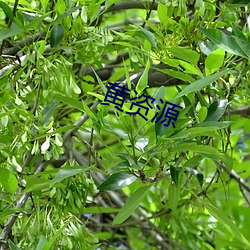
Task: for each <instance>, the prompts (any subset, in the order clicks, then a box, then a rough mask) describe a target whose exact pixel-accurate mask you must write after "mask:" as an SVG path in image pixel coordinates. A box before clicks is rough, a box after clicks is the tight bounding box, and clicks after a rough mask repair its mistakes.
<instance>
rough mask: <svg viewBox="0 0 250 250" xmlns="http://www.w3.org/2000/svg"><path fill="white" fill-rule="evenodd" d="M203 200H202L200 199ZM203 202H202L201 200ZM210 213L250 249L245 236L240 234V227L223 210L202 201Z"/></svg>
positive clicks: (249, 243)
mask: <svg viewBox="0 0 250 250" xmlns="http://www.w3.org/2000/svg"><path fill="white" fill-rule="evenodd" d="M200 200H201V199H200ZM201 201H202V200H201ZM202 202H203V204H204V205H205V207H206V209H207V210H208V212H209V213H210V214H211V215H212V216H213V217H214V218H216V219H217V220H218V221H219V222H221V223H222V224H223V226H224V227H225V228H226V229H227V230H228V231H229V232H230V233H232V235H233V236H235V237H236V238H237V239H238V240H239V241H241V242H242V243H243V244H244V245H245V246H247V247H248V248H250V242H249V241H248V240H247V239H246V238H245V236H244V235H243V234H242V233H241V232H240V230H239V229H238V227H237V226H236V225H235V224H234V222H233V221H232V220H230V219H229V218H228V217H227V216H226V215H225V214H224V213H223V212H222V211H221V210H219V209H218V208H216V207H215V206H213V205H212V204H210V203H208V202H205V201H202Z"/></svg>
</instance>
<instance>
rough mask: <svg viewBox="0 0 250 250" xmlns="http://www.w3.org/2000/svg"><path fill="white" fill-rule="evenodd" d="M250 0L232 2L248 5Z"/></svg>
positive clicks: (234, 0)
mask: <svg viewBox="0 0 250 250" xmlns="http://www.w3.org/2000/svg"><path fill="white" fill-rule="evenodd" d="M249 2H250V1H249V0H233V2H232V4H244V5H247V4H249Z"/></svg>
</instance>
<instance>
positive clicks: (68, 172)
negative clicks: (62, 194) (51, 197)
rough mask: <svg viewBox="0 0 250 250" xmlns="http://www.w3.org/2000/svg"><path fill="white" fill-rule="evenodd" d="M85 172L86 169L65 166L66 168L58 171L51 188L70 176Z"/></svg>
mask: <svg viewBox="0 0 250 250" xmlns="http://www.w3.org/2000/svg"><path fill="white" fill-rule="evenodd" d="M85 171H86V169H85V168H83V167H79V166H76V167H73V166H65V167H64V168H61V169H60V170H59V171H58V173H57V174H56V176H55V178H54V179H53V180H52V182H51V186H52V185H54V184H55V183H57V182H61V181H62V180H64V179H66V178H68V177H70V176H74V175H77V174H80V173H82V172H85Z"/></svg>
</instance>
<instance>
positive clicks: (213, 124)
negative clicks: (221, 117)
mask: <svg viewBox="0 0 250 250" xmlns="http://www.w3.org/2000/svg"><path fill="white" fill-rule="evenodd" d="M231 124H232V122H231V121H225V122H216V121H204V122H201V123H197V124H195V125H194V126H193V127H217V128H219V129H222V128H226V127H228V126H229V125H231Z"/></svg>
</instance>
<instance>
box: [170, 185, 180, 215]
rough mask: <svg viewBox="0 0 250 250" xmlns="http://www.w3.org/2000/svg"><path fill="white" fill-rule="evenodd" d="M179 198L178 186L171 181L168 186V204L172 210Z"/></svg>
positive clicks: (174, 208)
mask: <svg viewBox="0 0 250 250" xmlns="http://www.w3.org/2000/svg"><path fill="white" fill-rule="evenodd" d="M179 199H180V188H178V187H177V186H176V185H175V183H173V182H171V183H170V185H169V188H168V204H169V207H170V208H171V209H172V210H173V211H174V210H176V208H177V205H178V202H179Z"/></svg>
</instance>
